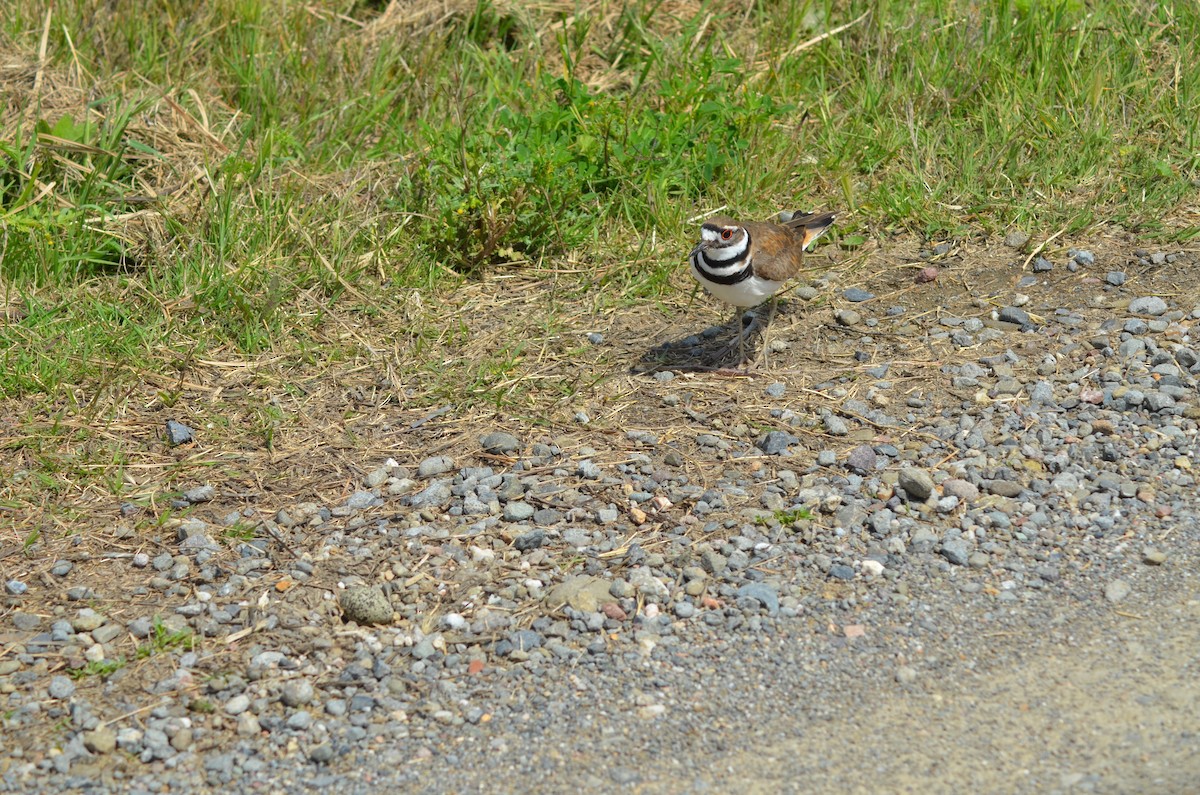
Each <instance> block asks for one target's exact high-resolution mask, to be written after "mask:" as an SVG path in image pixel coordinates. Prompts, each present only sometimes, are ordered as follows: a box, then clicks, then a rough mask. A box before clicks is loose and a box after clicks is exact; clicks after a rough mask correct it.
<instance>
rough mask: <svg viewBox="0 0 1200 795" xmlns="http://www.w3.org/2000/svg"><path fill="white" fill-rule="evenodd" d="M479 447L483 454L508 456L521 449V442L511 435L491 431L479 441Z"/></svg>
mask: <svg viewBox="0 0 1200 795" xmlns="http://www.w3.org/2000/svg"><path fill="white" fill-rule="evenodd" d="M479 446H480V447H482V448H483V451H484V452H485V453H491V454H492V455H508V454H509V453H515V452H517V451H519V450H520V449H521V440H520V439H518V438H517V437H515V436H513V435H512V434H511V433H505V432H504V431H493V432H492V433H489V434H488V435H487V436H484V437H483V438H482V439H480V440H479Z"/></svg>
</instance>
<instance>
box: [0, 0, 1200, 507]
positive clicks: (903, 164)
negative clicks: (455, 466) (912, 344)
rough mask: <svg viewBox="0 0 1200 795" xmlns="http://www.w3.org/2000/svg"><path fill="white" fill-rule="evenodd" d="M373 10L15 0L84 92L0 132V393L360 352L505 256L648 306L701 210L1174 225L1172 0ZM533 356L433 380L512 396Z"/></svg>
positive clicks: (1179, 135)
mask: <svg viewBox="0 0 1200 795" xmlns="http://www.w3.org/2000/svg"><path fill="white" fill-rule="evenodd" d="M379 5H380V4H374V3H372V4H368V3H362V2H352V0H340V1H336V2H335V0H319V2H316V3H307V4H284V3H279V2H267V1H266V0H263V1H261V2H253V1H252V0H219V1H218V2H201V1H200V0H184V2H177V3H158V4H145V3H142V2H138V0H114V1H113V2H109V3H104V4H100V5H98V4H97V3H95V2H94V1H93V0H57V2H55V3H53V4H51V3H49V2H47V0H31V1H30V2H24V3H9V4H5V6H4V10H3V11H0V41H3V40H6V41H7V44H6V45H5V51H7V52H15V53H19V54H21V55H22V56H23V57H24V58H25V59H26V60H27V61H28V62H29V63H31V64H33V65H36V56H37V52H38V49H39V46H40V42H41V39H42V35H43V31H45V32H46V53H47V64H46V66H47V67H48V68H47V71H46V73H45V75H44V77H45V78H46V85H51V84H53V85H55V86H59V87H61V86H63V85H66V86H75V87H76V88H78V89H80V90H81V93H80V94H79V99H78V101H73V102H63V101H61V96H63V95H62V94H60V95H57V96H59V97H60V100H55V99H54V96H56V95H53V94H51V93H46V92H43V94H44V96H42V97H35V98H34V103H33V104H32V105H31V106H30V109H29V111H28V113H25V112H24V111H22V112H21V113H18V114H17V115H16V116H13V117H12V119H11V121H12V122H13V123H12V124H6V125H4V127H3V131H2V132H0V258H2V262H3V264H2V265H0V299H2V300H3V301H4V302H5V304H6V305H7V306H8V307H10V308H11V307H19V308H20V310H21V312H20V316H19V317H17V318H16V319H14V320H11V321H10V322H4V323H0V351H2V353H0V356H2V357H3V361H2V364H3V367H0V396H4V397H9V398H22V397H24V398H27V399H34V398H40V399H42V400H44V401H46V407H47V408H45V410H46V411H47V412H48V413H49V414H50V415H52V416H56V412H57V413H67V414H72V415H75V416H77V415H79V414H81V413H82V412H85V411H86V410H87V407H88V406H92V409H93V411H100V408H99V407H97V406H98V405H99V406H101V407H103V408H104V410H105V411H111V410H115V409H113V406H115V405H117V402H105V401H101V404H95V402H94V401H95V395H96V394H99V393H105V394H107V393H109V392H112V391H114V390H118V391H119V390H120V389H121V388H122V386H123V385H124V384H127V383H133V382H136V381H137V380H138V378H139V377H140V374H142V373H145V372H154V373H157V374H166V375H167V376H168V377H172V378H173V377H176V376H177V377H178V378H179V379H180V381H181V382H182V381H183V379H185V378H186V377H187V376H188V374H189V372H190V368H191V362H193V361H194V359H195V358H196V357H197V355H198V352H203V353H202V354H201V355H203V356H208V357H209V358H227V359H236V358H238V357H255V356H263V355H276V356H283V357H291V358H292V359H293V360H294V361H295V362H296V364H295V366H296V367H298V368H303V367H311V366H313V363H314V362H317V361H321V362H331V361H332V362H337V361H346V360H350V359H352V358H353V357H354V356H356V355H358V354H359V353H361V351H362V346H361V345H360V344H359V342H358V341H357V340H356V339H354V338H353V337H352V335H348V334H342V333H341V330H342V327H343V326H344V325H346V324H345V323H344V322H343V323H342V325H337V324H334V323H332V322H331V321H330V317H329V313H330V312H331V311H332V310H336V312H337V313H339V318H343V319H344V318H345V317H347V316H349V317H351V318H352V319H353V323H354V324H357V323H360V322H361V323H365V324H369V323H371V322H372V321H373V320H375V319H378V318H379V317H380V316H381V315H383V314H386V313H388V312H391V311H393V309H394V307H395V305H396V302H397V301H398V300H399V299H398V298H397V290H398V289H399V288H421V289H439V288H442V287H446V286H453V285H458V284H462V283H463V280H464V279H470V278H472V277H475V276H479V275H480V274H484V273H488V272H492V271H501V270H504V269H506V268H509V267H511V266H512V264H513V263H519V264H521V267H526V268H528V267H533V268H538V267H541V268H545V269H547V270H549V269H552V268H554V267H556V266H557V265H558V264H559V263H561V262H563V261H565V260H568V259H569V260H570V262H572V263H573V264H574V267H575V268H576V270H582V271H586V273H585V274H584V275H581V276H580V277H579V281H580V283H581V289H582V288H585V287H589V286H591V285H599V287H600V289H601V290H602V291H603V292H604V294H605V297H604V298H603V299H602V300H603V301H604V302H607V305H614V304H619V303H620V302H621V301H623V300H624V301H629V300H645V299H646V298H654V297H655V296H659V295H662V294H663V293H664V291H666V290H669V289H671V287H670V281H669V278H668V277H669V276H670V274H672V273H673V272H674V271H676V270H677V269H678V268H679V267H680V263H681V260H682V256H683V254H684V252H686V251H687V249H688V247H689V246H690V243H691V240H692V237H693V236H694V229H693V228H692V225H689V224H688V223H687V219H689V218H691V217H692V216H694V215H696V214H698V213H701V212H704V211H707V210H711V209H713V208H716V207H719V206H722V205H727V206H728V207H730V208H731V210H733V211H735V212H737V213H739V214H744V215H747V216H753V217H765V216H767V215H769V214H770V213H772V212H774V211H775V210H776V209H779V208H784V207H799V208H803V209H807V208H818V207H828V208H832V209H838V210H839V211H841V212H842V217H841V218H840V219H839V223H838V228H837V230H836V231H835V235H837V236H840V238H841V240H842V241H843V242H844V243H845V245H847V246H849V247H854V246H859V245H862V244H863V243H864V242H866V241H867V240H869V239H871V238H877V237H882V236H884V235H887V234H890V233H893V232H908V233H914V234H918V235H922V236H929V237H942V236H954V235H972V234H978V233H981V232H995V231H998V230H1003V229H1005V228H1008V227H1010V226H1013V225H1017V226H1021V227H1023V228H1026V229H1032V230H1037V231H1038V232H1039V234H1041V236H1043V237H1045V236H1049V235H1050V234H1053V233H1055V232H1058V231H1060V230H1066V235H1067V236H1068V237H1069V236H1071V235H1076V234H1082V233H1085V232H1087V231H1088V230H1091V229H1095V228H1098V227H1103V226H1108V225H1120V226H1123V227H1126V228H1129V229H1132V230H1137V231H1139V232H1141V233H1142V234H1145V235H1153V234H1158V235H1160V236H1162V237H1170V236H1172V235H1174V236H1176V237H1178V238H1180V239H1185V238H1187V237H1188V236H1189V235H1191V234H1194V233H1195V232H1194V230H1188V229H1182V230H1181V229H1179V228H1178V225H1177V224H1176V225H1172V224H1169V223H1164V219H1167V220H1170V219H1171V217H1172V214H1173V213H1176V212H1177V208H1179V207H1180V205H1181V203H1182V202H1183V201H1184V200H1185V198H1186V197H1188V196H1194V195H1195V191H1196V189H1197V185H1200V132H1198V131H1200V59H1197V58H1196V57H1195V54H1194V46H1195V42H1196V41H1198V40H1200V7H1197V6H1196V4H1193V3H1179V4H1161V3H1150V2H1136V3H1133V4H1132V5H1130V4H1117V3H1097V4H1085V3H1082V2H1079V1H1078V0H1067V1H1065V2H1057V3H1056V2H1033V1H1031V0H1023V1H1019V2H1006V1H1005V0H1000V1H999V2H978V1H977V2H968V1H967V0H918V2H882V3H866V2H858V1H854V2H848V3H847V2H831V1H829V0H826V1H825V2H778V3H776V2H770V3H768V2H754V1H753V0H750V1H749V2H715V1H714V2H694V3H686V2H674V3H662V2H657V1H656V0H631V1H630V2H623V3H618V2H615V0H612V1H609V0H597V1H596V2H578V3H567V2H563V3H550V4H541V5H539V6H538V9H539V10H537V11H527V10H522V9H523V8H524V7H523V6H522V5H521V4H515V3H512V4H510V3H506V2H489V0H479V2H477V3H474V4H472V3H469V2H462V3H460V4H454V5H455V6H456V7H457V8H459V9H460V12H459V13H456V14H453V15H451V16H450V17H449V18H447V19H445V20H444V21H443V22H442V23H441V25H440V26H439V27H437V28H429V27H427V26H426V24H425V21H422V20H421V19H419V18H418V19H416V21H414V22H413V23H412V24H410V25H409V26H408V27H405V26H403V25H396V24H392V25H390V26H389V25H381V26H380V27H378V28H377V29H374V28H372V25H373V24H375V23H376V21H377V20H376V16H377V14H378V12H377V11H376V10H373V9H377V8H378V7H379ZM418 5H419V4H418ZM51 6H52V7H53V14H52V16H51V18H50V25H49V26H48V27H44V22H45V20H46V10H47V8H49V7H51ZM434 6H436V9H434ZM442 7H443V4H442V3H437V4H433V5H431V6H430V8H431V9H434V10H437V9H441V8H442ZM868 9H870V10H871V13H869V14H866V16H862V15H863V14H864V13H865V12H867V11H868ZM410 10H411V9H410ZM431 13H433V12H432V11H431ZM439 13H440V12H439ZM568 17H570V20H571V23H570V24H569V25H564V20H566V19H567V18H568ZM860 17H862V18H861V19H860ZM431 19H432V17H431ZM855 20H858V21H857V22H854V21H855ZM848 23H854V24H850V25H849V27H847V28H846V29H844V30H842V31H840V32H837V33H835V34H833V35H829V36H828V37H826V38H824V39H822V40H820V41H818V42H817V43H816V44H814V45H812V46H803V45H805V44H806V43H808V42H810V40H812V39H813V38H814V37H817V36H819V35H820V34H822V33H826V32H829V31H831V30H833V29H834V28H837V27H839V26H842V25H846V24H848ZM76 76H81V77H76ZM25 79H26V84H27V83H28V78H25ZM23 85H24V84H23ZM168 99H169V102H168ZM171 103H173V104H171ZM18 104H19V103H18ZM6 121H8V120H6ZM835 239H837V238H835ZM651 240H655V241H657V247H655V248H652V247H651V246H650V241H651ZM665 251H666V252H674V253H672V254H670V255H664V253H663V252H665ZM413 333H414V336H416V337H417V338H420V337H422V335H423V334H424V332H423V331H422V330H419V329H418V330H416V331H414V332H413ZM432 336H437V335H432ZM214 352H215V353H214ZM524 355H525V353H524V351H523V350H522V348H521V343H520V342H518V341H513V342H512V344H511V345H509V346H507V347H505V348H503V349H501V350H499V351H498V352H497V353H496V354H495V355H494V356H493V357H492V358H491V359H490V360H482V361H471V362H462V363H461V364H460V365H455V366H456V367H458V370H456V371H455V373H454V374H453V379H454V382H456V383H457V382H461V383H462V384H464V385H465V388H464V389H461V390H457V389H449V385H448V391H449V392H450V393H454V394H460V395H466V397H465V398H463V399H466V400H471V401H477V402H481V403H483V404H496V405H503V404H504V403H505V402H506V401H510V400H511V399H512V398H511V396H510V393H509V392H508V391H507V388H506V387H504V386H497V384H501V385H502V384H503V383H504V382H505V380H506V379H508V378H509V377H510V375H511V373H512V372H513V368H514V367H515V366H516V365H517V364H518V363H519V361H520V360H521V359H522V357H523V356H524ZM409 367H410V370H409V371H407V372H409V373H413V372H422V371H423V368H424V369H428V364H427V363H421V362H412V363H410V365H409ZM460 371H461V372H460ZM401 375H404V373H401ZM164 389H165V391H164V392H163V393H162V394H164V395H165V396H166V397H165V398H164V400H163V403H164V404H166V403H171V402H173V401H174V400H175V399H177V395H176V397H172V394H173V393H172V392H171V390H170V389H169V388H164ZM444 391H445V390H444ZM435 392H436V390H435ZM439 397H444V395H440V394H439ZM284 419H285V418H283V417H282V416H281V415H280V412H279V411H278V410H277V409H275V408H274V407H272V406H263V407H261V409H260V410H259V411H258V413H257V415H256V416H254V417H253V418H252V421H251V422H250V434H251V435H252V436H254V437H255V439H256V442H255V443H256V444H259V445H262V446H265V447H266V448H268V449H273V447H274V445H275V444H276V439H277V436H278V434H279V432H280V424H281V422H283V421H284ZM9 451H10V452H11V451H12V448H11V447H10V448H9ZM25 452H28V451H27V450H25ZM97 455H98V458H97V459H96V460H97V461H99V462H104V461H106V460H108V459H109V458H112V454H110V453H103V454H97ZM44 457H46V458H47V460H50V459H53V458H54V456H53V455H51V454H50V453H46V454H45V456H44ZM117 458H118V459H119V456H118V457H117ZM67 463H69V462H67ZM116 463H117V464H118V465H119V464H120V461H119V460H116ZM57 465H60V466H65V465H67V464H65V463H63V462H59V464H57ZM115 480H116V481H119V478H116V479H115ZM118 486H119V483H118V484H117V485H114V488H116V487H118Z"/></svg>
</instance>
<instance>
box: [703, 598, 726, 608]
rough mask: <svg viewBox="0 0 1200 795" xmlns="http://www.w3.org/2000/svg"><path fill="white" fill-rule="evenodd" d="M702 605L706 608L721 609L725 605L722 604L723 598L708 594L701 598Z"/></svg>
mask: <svg viewBox="0 0 1200 795" xmlns="http://www.w3.org/2000/svg"><path fill="white" fill-rule="evenodd" d="M700 606H701V607H703V608H704V609H705V610H720V609H721V608H722V607H724V605H722V604H721V600H720V599H717V598H716V597H713V596H706V597H704V598H703V599H701V600H700Z"/></svg>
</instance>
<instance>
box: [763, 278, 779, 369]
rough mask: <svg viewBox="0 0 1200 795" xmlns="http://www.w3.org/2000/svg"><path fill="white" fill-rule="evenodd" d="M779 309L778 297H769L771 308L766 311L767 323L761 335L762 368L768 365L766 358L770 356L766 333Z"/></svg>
mask: <svg viewBox="0 0 1200 795" xmlns="http://www.w3.org/2000/svg"><path fill="white" fill-rule="evenodd" d="M778 307H779V296H777V295H773V296H771V308H770V309H769V310H767V322H766V323H764V324H763V333H762V352H763V367H764V368H765V367H766V366H767V364H768V362H767V358H768V357H769V356H770V355H771V348H770V346H768V345H767V331H769V330H770V328H771V321H772V320H774V319H775V310H776V309H777V308H778Z"/></svg>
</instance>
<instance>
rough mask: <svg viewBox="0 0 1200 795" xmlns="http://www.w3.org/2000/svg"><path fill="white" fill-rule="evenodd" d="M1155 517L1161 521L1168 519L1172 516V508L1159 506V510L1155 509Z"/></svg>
mask: <svg viewBox="0 0 1200 795" xmlns="http://www.w3.org/2000/svg"><path fill="white" fill-rule="evenodd" d="M1154 515H1155V516H1157V517H1158V518H1159V519H1166V518H1167V517H1168V516H1170V515H1171V506H1170V505H1160V506H1158V507H1157V508H1155V509H1154Z"/></svg>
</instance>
